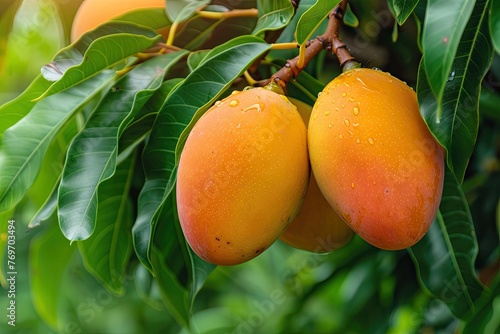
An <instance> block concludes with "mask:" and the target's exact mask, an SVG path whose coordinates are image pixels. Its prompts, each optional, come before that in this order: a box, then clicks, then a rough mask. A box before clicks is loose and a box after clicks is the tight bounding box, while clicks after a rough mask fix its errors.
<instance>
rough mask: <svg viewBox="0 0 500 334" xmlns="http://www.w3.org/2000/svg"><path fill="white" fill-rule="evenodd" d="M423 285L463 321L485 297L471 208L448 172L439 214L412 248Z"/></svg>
mask: <svg viewBox="0 0 500 334" xmlns="http://www.w3.org/2000/svg"><path fill="white" fill-rule="evenodd" d="M408 252H409V253H410V255H411V257H412V259H413V261H414V263H415V267H416V269H417V274H418V279H419V281H420V284H421V285H422V286H423V287H424V288H425V289H427V290H428V291H429V292H430V293H431V294H433V295H434V296H435V297H436V298H438V299H440V300H441V301H443V302H444V303H445V304H447V305H448V307H449V308H450V310H451V312H452V313H453V314H454V315H455V316H456V317H457V318H459V319H466V318H468V317H470V316H471V315H472V314H474V313H475V312H476V310H477V307H478V299H479V298H480V297H481V296H482V295H483V293H485V289H484V287H483V285H482V284H481V283H480V282H479V279H478V278H477V276H476V272H475V269H474V263H475V261H476V256H477V252H478V245H477V239H476V234H475V231H474V224H473V222H472V217H471V214H470V211H469V206H468V203H467V200H466V198H465V195H464V193H463V192H462V189H461V187H460V184H459V183H458V181H457V179H456V177H455V176H454V175H453V173H451V172H450V171H449V170H448V169H447V170H446V174H445V181H444V188H443V197H442V200H441V205H440V206H439V212H438V214H437V216H436V218H435V220H434V222H433V224H432V225H431V228H430V229H429V231H428V232H427V234H426V235H425V236H424V237H423V238H422V240H420V241H419V242H418V243H417V244H416V245H415V246H413V247H411V248H408Z"/></svg>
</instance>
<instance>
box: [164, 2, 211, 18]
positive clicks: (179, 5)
mask: <svg viewBox="0 0 500 334" xmlns="http://www.w3.org/2000/svg"><path fill="white" fill-rule="evenodd" d="M209 2H210V0H169V1H168V6H167V15H168V18H169V19H170V21H172V22H174V23H181V22H183V21H185V20H187V19H189V18H190V17H191V16H193V14H194V13H195V12H196V10H197V9H198V8H200V7H202V6H204V5H206V4H208V3H209Z"/></svg>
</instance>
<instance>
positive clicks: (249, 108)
mask: <svg viewBox="0 0 500 334" xmlns="http://www.w3.org/2000/svg"><path fill="white" fill-rule="evenodd" d="M231 102H232V101H231ZM229 105H231V103H229ZM252 109H255V110H256V111H258V112H261V111H262V109H264V106H263V105H261V104H260V103H255V104H252V105H251V106H250V107H248V108H246V109H244V110H243V112H247V111H249V110H252Z"/></svg>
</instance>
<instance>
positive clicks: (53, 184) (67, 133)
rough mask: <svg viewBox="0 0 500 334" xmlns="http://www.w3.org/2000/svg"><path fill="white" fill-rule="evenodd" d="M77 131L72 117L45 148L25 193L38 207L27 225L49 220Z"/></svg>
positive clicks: (75, 122)
mask: <svg viewBox="0 0 500 334" xmlns="http://www.w3.org/2000/svg"><path fill="white" fill-rule="evenodd" d="M94 103H95V101H94ZM77 133H78V126H77V120H76V117H73V118H72V119H71V120H70V121H69V122H67V123H66V124H65V125H64V126H63V127H62V129H61V130H60V131H59V133H58V134H57V136H56V137H55V138H54V139H53V140H52V142H51V143H50V145H49V147H48V148H47V152H46V154H45V156H44V157H43V161H42V164H41V166H40V171H39V172H38V175H37V177H36V179H35V181H34V182H33V185H32V186H31V187H30V189H29V191H28V193H27V194H26V197H27V198H29V199H30V200H31V201H32V202H33V203H34V204H35V205H36V206H38V207H39V210H38V211H37V213H36V214H35V216H34V217H33V218H32V219H31V221H30V223H29V224H28V227H30V228H31V227H35V226H37V225H39V224H40V223H41V222H43V221H46V220H49V218H50V217H51V216H52V213H53V212H54V210H55V209H56V206H57V188H58V185H59V181H60V180H61V175H62V170H63V166H64V159H65V157H66V151H67V150H68V147H69V145H70V143H71V141H72V140H73V138H74V137H75V136H76V134H77Z"/></svg>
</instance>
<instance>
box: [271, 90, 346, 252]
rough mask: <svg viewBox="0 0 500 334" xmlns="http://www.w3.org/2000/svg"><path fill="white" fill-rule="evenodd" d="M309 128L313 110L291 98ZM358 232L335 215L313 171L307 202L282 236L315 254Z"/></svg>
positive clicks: (341, 245)
mask: <svg viewBox="0 0 500 334" xmlns="http://www.w3.org/2000/svg"><path fill="white" fill-rule="evenodd" d="M289 100H290V101H291V102H292V103H293V104H294V105H295V106H296V107H297V110H298V111H299V113H300V116H301V117H302V120H303V121H304V124H305V125H306V126H307V124H308V122H309V118H310V116H311V111H312V107H311V106H309V105H308V104H306V103H304V102H302V101H300V100H296V99H293V98H289ZM353 236H354V232H353V231H352V230H351V229H350V228H349V226H348V225H347V224H346V223H345V222H344V220H343V219H342V218H341V217H340V216H339V215H338V214H337V212H335V210H334V209H333V208H332V207H331V206H330V204H329V203H328V201H327V200H326V199H325V197H324V196H323V194H322V193H321V191H320V190H319V187H318V184H317V182H316V179H315V177H314V175H313V173H312V172H311V174H310V178H309V185H308V187H307V191H306V196H305V198H304V202H303V203H302V206H301V207H300V211H299V213H298V214H297V216H296V217H295V219H294V220H293V221H292V222H291V223H290V225H288V227H287V228H286V230H285V231H284V232H283V234H282V235H281V237H280V240H281V241H283V242H284V243H286V244H287V245H289V246H291V247H294V248H298V249H302V250H305V251H309V252H315V253H328V252H331V251H334V250H337V249H339V248H341V247H343V246H345V245H346V244H347V243H348V242H349V241H351V239H352V237H353Z"/></svg>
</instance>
